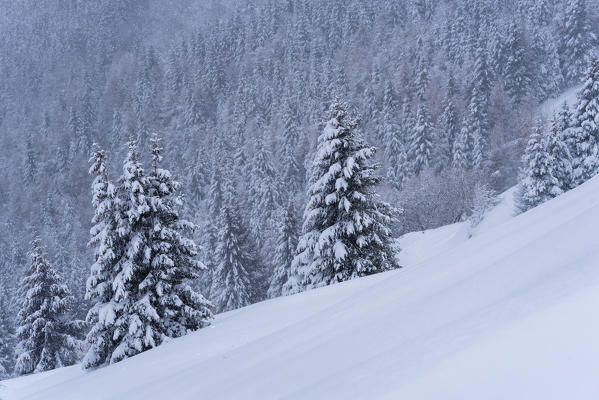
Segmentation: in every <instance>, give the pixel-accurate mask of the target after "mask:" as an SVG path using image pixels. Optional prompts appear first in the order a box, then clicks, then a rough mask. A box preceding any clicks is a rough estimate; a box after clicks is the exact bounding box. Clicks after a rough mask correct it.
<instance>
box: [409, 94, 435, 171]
mask: <svg viewBox="0 0 599 400" xmlns="http://www.w3.org/2000/svg"><path fill="white" fill-rule="evenodd" d="M432 150H433V126H432V122H431V120H430V116H429V114H428V111H427V109H426V107H425V106H424V105H423V104H421V105H420V106H419V107H418V111H417V113H416V123H415V125H414V127H413V128H412V134H411V135H410V144H409V148H408V160H409V161H410V162H411V163H412V168H413V170H414V173H415V174H416V175H418V174H420V172H422V171H423V170H424V169H425V168H426V167H428V165H429V163H430V161H431V153H432Z"/></svg>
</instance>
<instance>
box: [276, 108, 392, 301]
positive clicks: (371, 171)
mask: <svg viewBox="0 0 599 400" xmlns="http://www.w3.org/2000/svg"><path fill="white" fill-rule="evenodd" d="M330 113H331V118H330V119H329V121H328V122H327V123H326V125H325V127H324V130H323V132H322V134H321V135H320V137H319V138H318V147H317V153H316V156H315V159H314V163H313V166H312V169H311V171H310V190H309V198H308V203H307V205H306V209H305V211H304V223H303V228H302V236H301V237H300V239H299V241H298V246H297V255H296V257H295V259H294V260H293V262H292V264H291V273H290V274H289V275H290V276H289V277H288V281H287V283H286V284H285V291H286V292H288V293H294V292H298V291H301V290H304V289H306V288H313V287H318V286H322V285H329V284H332V283H337V282H343V281H346V280H348V279H352V278H355V277H360V276H366V275H371V274H375V273H377V272H382V271H386V270H390V269H393V268H397V267H398V264H397V260H396V258H395V256H396V254H395V249H394V246H393V243H392V233H391V225H392V223H393V220H394V218H395V215H394V213H395V210H394V209H393V208H392V207H391V206H390V205H389V204H387V203H385V202H383V201H382V200H380V199H379V198H378V197H377V194H376V192H375V188H376V186H377V185H378V184H379V183H380V178H378V177H377V176H376V175H375V171H376V165H374V164H372V162H371V161H370V160H371V159H372V157H374V152H375V150H374V148H373V147H369V146H367V145H366V143H365V142H364V140H363V138H362V135H361V133H360V131H359V124H360V121H359V120H357V119H355V118H353V117H352V116H350V115H348V111H347V105H346V104H344V103H342V102H340V101H339V100H335V101H334V102H333V104H332V105H331V111H330Z"/></svg>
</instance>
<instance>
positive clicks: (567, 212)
mask: <svg viewBox="0 0 599 400" xmlns="http://www.w3.org/2000/svg"><path fill="white" fill-rule="evenodd" d="M510 198H511V194H510V192H507V193H506V194H504V196H503V201H502V203H501V204H500V205H499V206H498V207H497V208H496V209H495V210H493V211H492V212H491V213H490V214H489V216H488V217H487V218H486V219H485V221H484V222H483V223H482V224H481V225H480V226H479V227H478V228H477V230H476V231H475V234H474V235H473V236H472V238H470V239H467V236H468V235H466V234H465V233H464V232H465V231H464V229H466V226H465V225H464V224H456V225H452V226H449V227H443V228H439V229H436V230H433V231H428V232H425V233H414V234H410V235H408V236H406V237H404V238H403V240H402V246H403V248H404V250H405V254H404V256H405V257H404V258H403V259H402V263H403V264H404V265H405V266H406V268H404V269H402V270H398V271H393V272H389V273H385V274H380V275H376V276H372V277H368V278H364V279H357V280H354V281H351V282H347V283H345V284H340V285H336V286H331V287H326V288H322V289H318V290H313V291H310V292H307V293H302V294H300V295H295V296H289V297H285V298H280V299H275V300H272V301H267V302H263V303H260V304H255V305H253V306H250V307H246V308H244V309H241V310H236V311H233V312H229V313H225V314H222V315H219V316H218V317H217V318H216V320H215V321H214V325H213V326H212V327H210V328H206V329H204V330H201V331H200V332H197V333H195V334H192V335H189V336H187V337H184V338H181V339H178V340H175V341H173V342H171V343H169V344H166V345H164V346H162V347H160V348H158V349H155V350H153V351H149V352H146V353H144V354H141V355H139V356H137V357H134V358H132V359H129V360H126V361H123V362H121V363H118V364H116V365H113V366H110V367H106V368H103V369H99V370H97V371H93V372H87V373H86V372H83V371H81V369H80V368H79V367H78V366H75V367H70V368H64V369H61V370H57V371H51V372H48V373H44V374H39V375H33V376H29V377H24V378H20V379H15V380H11V381H7V382H2V383H3V384H4V385H5V387H3V388H0V398H1V399H3V400H12V399H31V400H33V399H44V400H52V399H60V400H68V399H76V400H83V399H128V400H135V399H140V400H141V399H144V400H153V399H199V398H206V399H372V398H383V399H418V400H420V399H444V400H445V399H485V400H488V399H543V400H547V399H560V400H561V399H565V398H567V399H597V398H599V379H598V377H599V361H598V360H599V340H597V338H599V311H598V310H599V178H595V179H593V180H591V181H589V182H587V183H586V184H584V185H583V186H581V187H579V188H577V189H575V190H573V191H571V192H568V193H566V194H564V195H563V196H561V197H559V198H557V199H554V200H552V201H550V202H548V203H545V204H543V205H541V206H540V207H537V208H535V209H533V210H530V211H529V212H527V213H524V214H521V215H519V216H517V217H512V215H511V209H510ZM460 232H461V233H460Z"/></svg>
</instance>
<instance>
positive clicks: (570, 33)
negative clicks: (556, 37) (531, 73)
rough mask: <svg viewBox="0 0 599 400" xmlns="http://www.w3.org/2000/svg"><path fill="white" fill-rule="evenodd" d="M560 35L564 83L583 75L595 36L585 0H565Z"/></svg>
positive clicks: (569, 82) (578, 78)
mask: <svg viewBox="0 0 599 400" xmlns="http://www.w3.org/2000/svg"><path fill="white" fill-rule="evenodd" d="M565 3H566V10H565V14H564V21H563V26H562V31H561V34H560V37H561V46H560V53H561V64H562V71H563V73H564V77H565V79H566V84H568V85H572V84H576V83H578V82H579V80H580V79H581V78H582V77H583V76H584V73H585V70H586V68H587V65H588V63H589V59H590V57H591V55H592V54H591V52H592V49H593V45H594V44H595V42H596V37H595V35H594V33H593V31H592V29H591V23H590V20H589V15H588V11H587V5H586V0H567V1H566V2H565Z"/></svg>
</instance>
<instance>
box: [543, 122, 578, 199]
mask: <svg viewBox="0 0 599 400" xmlns="http://www.w3.org/2000/svg"><path fill="white" fill-rule="evenodd" d="M562 123H563V121H561V120H560V117H559V115H556V116H554V118H553V120H552V121H551V129H550V131H549V138H548V142H547V146H548V151H549V155H550V157H551V160H552V163H551V171H550V172H551V175H552V176H553V177H554V178H555V180H556V182H555V185H556V186H555V187H554V188H551V189H550V192H551V193H552V194H553V195H556V196H557V195H558V194H560V193H562V192H566V191H568V190H570V189H572V188H573V187H574V185H573V179H572V178H573V176H572V156H571V155H570V149H569V148H568V143H567V139H566V138H567V136H566V135H567V132H568V130H569V128H568V127H565V128H564V127H563V126H562Z"/></svg>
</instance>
